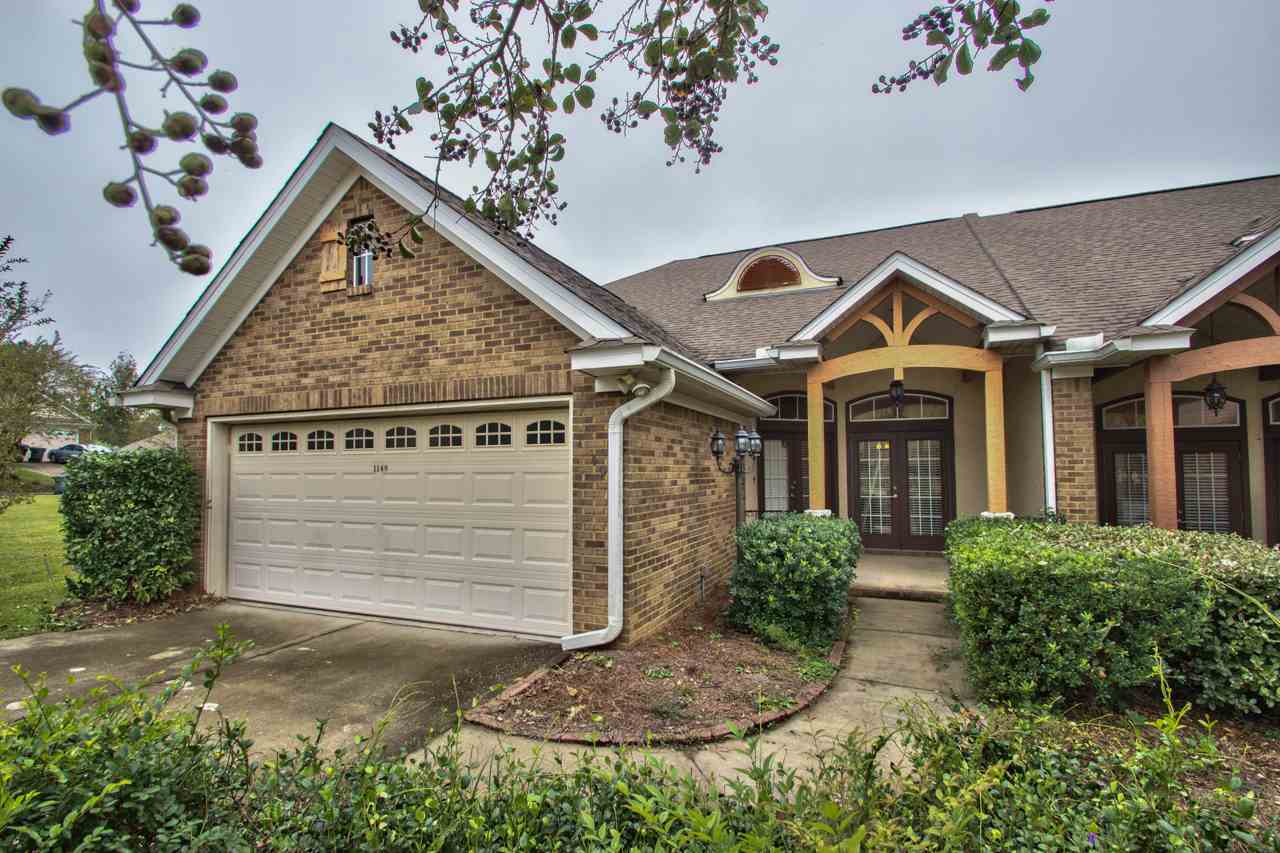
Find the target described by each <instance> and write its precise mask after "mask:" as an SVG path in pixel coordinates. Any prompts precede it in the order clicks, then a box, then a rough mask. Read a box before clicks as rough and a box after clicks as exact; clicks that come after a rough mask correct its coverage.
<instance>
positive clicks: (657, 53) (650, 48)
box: [644, 39, 662, 66]
mask: <svg viewBox="0 0 1280 853" xmlns="http://www.w3.org/2000/svg"><path fill="white" fill-rule="evenodd" d="M661 61H662V44H661V43H660V42H658V41H657V40H656V39H655V40H654V41H651V42H649V43H648V44H646V45H645V46H644V63H645V65H650V66H653V65H657V64H658V63H659V62H661Z"/></svg>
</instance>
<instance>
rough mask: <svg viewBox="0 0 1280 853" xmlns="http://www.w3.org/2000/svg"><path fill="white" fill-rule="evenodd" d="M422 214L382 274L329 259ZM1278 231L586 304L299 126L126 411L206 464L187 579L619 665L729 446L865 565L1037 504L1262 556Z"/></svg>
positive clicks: (718, 572)
mask: <svg viewBox="0 0 1280 853" xmlns="http://www.w3.org/2000/svg"><path fill="white" fill-rule="evenodd" d="M428 210H429V211H430V215H429V217H428V223H429V225H430V227H429V228H426V227H424V228H423V229H422V231H423V232H424V233H423V235H422V236H423V242H422V243H421V244H420V245H419V246H418V251H417V254H416V257H414V258H412V259H402V258H396V259H390V260H388V259H383V258H371V257H369V256H361V257H355V258H350V257H347V256H346V251H345V247H344V246H343V244H342V243H340V242H339V241H338V239H337V236H338V232H339V231H340V230H342V229H345V228H346V227H348V226H349V225H350V224H352V223H355V222H359V221H361V220H365V219H368V218H372V219H373V220H374V221H375V222H376V224H377V226H378V228H379V229H381V230H384V231H393V230H395V229H396V228H397V227H399V226H400V225H401V224H402V223H404V222H405V221H406V220H407V219H408V217H409V216H410V215H411V214H413V213H419V212H422V211H428ZM1278 226H1280V177H1269V178H1259V179H1255V180H1250V181H1238V182H1233V183H1228V184H1220V185H1212V186H1205V187H1195V188H1190V189H1185V190H1175V191H1168V192H1163V193H1151V194H1146V195H1140V196H1129V197H1124V198H1117V199H1109V200H1104V201H1098V202H1089V203H1083V204H1075V205H1065V206H1061V207H1053V208H1044V209H1039V210H1031V211H1021V212H1017V213H1011V214H1005V215H1000V216H986V217H984V216H977V215H976V214H970V215H966V216H963V217H958V218H955V219H948V220H939V221H936V222H926V223H920V224H916V225H909V226H904V227H901V228H891V229H884V230H880V231H873V232H865V233H861V234H851V235H845V236H839V237H830V238H824V239H818V240H807V241H801V242H794V243H784V244H778V245H774V246H768V247H763V248H757V249H751V250H744V251H739V252H733V253H728V254H723V255H714V256H707V257H701V258H693V259H688V260H681V261H674V262H672V263H669V264H666V265H664V266H662V267H658V268H656V269H653V270H649V271H647V272H643V273H639V274H637V275H633V276H630V277H628V278H625V279H622V280H620V281H617V282H614V283H612V284H611V285H609V286H608V287H601V286H598V285H596V284H595V283H594V282H592V281H590V280H588V279H586V278H585V277H584V276H582V275H581V274H580V273H578V272H576V271H575V270H573V269H572V268H570V267H569V266H567V265H565V264H564V263H562V262H560V261H558V260H556V259H555V258H552V257H551V256H549V255H547V254H546V253H545V252H542V251H541V250H539V249H538V248H537V247H536V246H534V245H532V244H530V243H528V242H526V241H523V240H520V239H517V238H515V237H513V236H511V235H509V234H506V233H497V234H495V233H494V231H493V229H491V228H490V227H488V226H487V225H486V224H485V223H484V222H483V221H480V220H478V219H476V218H474V217H472V216H470V215H468V214H467V213H466V212H465V210H464V208H463V206H462V203H461V200H460V199H458V198H457V197H455V196H452V195H450V194H448V193H447V192H443V191H442V192H441V193H440V194H439V195H437V193H436V188H435V187H434V186H433V185H432V183H431V182H430V181H429V180H428V179H426V178H425V177H424V176H422V175H421V174H420V173H418V172H417V171H415V170H413V169H411V168H410V167H408V166H406V165H405V164H403V163H401V162H400V161H398V160H396V159H395V158H393V157H391V156H389V155H388V154H386V153H385V152H383V151H381V150H379V149H377V148H374V147H372V146H370V145H368V144H366V143H364V142H362V141H361V140H359V139H358V138H357V137H355V136H353V135H352V134H350V133H348V132H347V131H345V130H343V129H342V128H339V127H336V126H333V125H330V126H329V127H328V128H327V129H326V130H325V131H324V133H323V134H322V135H321V137H320V139H319V140H318V141H317V142H316V144H315V146H314V147H313V148H312V150H311V151H310V153H309V154H308V155H307V157H306V159H305V160H304V161H303V162H302V164H301V165H300V166H299V167H298V169H297V170H296V171H295V172H294V174H293V176H292V177H291V178H290V180H289V181H288V183H287V184H286V185H285V187H284V188H283V189H282V190H281V192H280V194H279V195H278V196H277V197H276V199H275V200H274V201H273V202H272V204H271V206H270V207H269V208H268V209H267V211H266V212H265V213H263V215H262V216H261V218H260V219H259V220H258V221H257V223H256V224H255V225H254V226H253V228H252V229H251V230H250V232H249V233H248V235H247V236H246V237H245V239H244V240H243V241H242V243H241V244H240V246H238V247H237V249H236V250H235V252H234V253H233V255H232V257H231V258H230V259H229V260H228V261H227V263H226V264H225V266H224V267H223V268H222V270H220V271H219V272H218V274H217V275H216V276H215V277H214V278H213V280H212V281H211V282H210V284H209V286H208V288H207V289H206V290H205V292H204V293H203V294H202V295H201V296H200V297H199V299H198V300H197V301H196V303H195V304H194V305H193V306H192V308H191V310H190V311H189V312H188V313H187V315H186V317H184V319H183V320H182V322H181V323H180V325H179V326H178V328H177V329H176V330H175V331H174V333H173V334H172V335H171V337H170V338H169V340H168V341H167V342H166V343H165V345H164V347H163V348H162V349H161V351H160V353H159V354H158V355H157V356H156V357H155V359H154V360H153V361H152V362H151V364H150V365H149V366H148V367H147V369H146V371H145V372H144V373H143V375H142V377H141V378H140V379H139V383H138V385H137V386H136V387H135V388H133V389H132V390H131V391H129V392H128V393H127V394H126V395H125V397H126V403H127V404H128V405H133V406H146V407H153V408H161V409H166V410H168V411H169V412H170V416H171V417H172V418H173V419H174V420H176V422H177V423H178V429H179V434H180V436H181V444H182V447H183V448H184V449H185V450H186V451H187V452H188V453H189V454H190V455H191V458H192V461H193V463H194V464H195V465H196V467H197V469H198V470H199V471H200V472H201V474H202V476H203V481H204V491H205V497H206V499H207V503H206V511H205V523H204V526H203V541H202V548H201V549H200V553H201V555H202V556H201V560H202V568H203V578H204V584H205V586H206V587H207V588H208V589H209V590H210V591H211V592H214V593H218V594H223V595H227V596H230V597H234V598H239V599H245V600H250V601H258V602H263V603H268V604H276V605H284V606H296V607H306V608H316V609H324V610H340V611H350V612H357V613H364V614H370V615H375V616H380V617H388V618H402V619H409V620H418V621H425V622H432V623H439V624H445V625H453V626H459V627H467V628H476V629H481V630H498V631H505V632H514V633H520V634H528V635H533V636H543V637H548V638H558V639H560V641H561V642H562V643H563V644H564V646H565V647H566V648H579V647H584V646H588V645H597V644H601V643H607V642H611V641H613V640H614V639H616V638H619V637H620V638H621V639H622V640H623V641H624V642H628V641H634V640H636V639H639V638H642V637H645V636H648V635H650V634H652V633H654V632H656V631H659V630H661V629H662V628H663V627H664V626H665V625H667V624H668V623H669V622H670V621H671V619H672V618H673V617H675V616H677V615H678V614H679V613H681V612H682V611H684V610H686V609H688V608H689V607H691V606H694V605H695V604H696V603H697V602H698V601H699V600H700V599H701V598H702V597H703V596H705V595H706V594H708V593H709V591H710V590H713V589H715V588H716V587H718V586H720V585H722V584H723V582H724V580H725V578H726V577H727V575H728V572H729V570H730V568H731V564H732V555H733V546H732V539H731V533H732V528H733V525H734V485H733V480H732V478H731V477H727V476H724V475H722V474H721V473H720V472H719V471H718V470H717V467H716V464H715V460H714V459H713V458H712V457H711V455H710V452H709V447H708V438H709V436H710V435H711V434H712V433H713V432H714V431H715V430H720V431H723V432H725V433H727V434H730V433H732V432H733V431H736V430H737V429H738V428H739V426H740V425H741V426H745V427H746V428H747V429H755V430H758V431H759V433H760V434H761V436H762V439H763V442H762V443H763V456H762V458H761V459H760V460H759V461H758V462H753V463H751V464H749V465H748V466H747V470H748V475H749V476H748V487H747V503H748V508H749V510H750V512H752V513H753V514H768V513H777V512H786V511H801V510H810V509H812V510H829V511H832V512H835V513H838V514H840V515H843V516H849V517H852V518H854V519H856V520H857V521H858V523H859V525H860V527H861V529H862V532H863V536H864V539H865V540H866V542H867V544H868V545H869V546H872V547H877V548H886V549H907V550H937V549H938V548H939V547H940V545H941V533H942V528H943V526H944V525H945V524H946V522H947V521H948V520H950V519H951V518H954V517H956V516H958V515H965V514H972V513H976V512H981V511H988V510H990V511H996V512H1004V511H1015V512H1021V513H1035V512H1042V511H1043V510H1044V509H1045V508H1046V507H1048V508H1050V509H1057V510H1059V511H1063V512H1065V513H1066V514H1067V515H1068V517H1070V518H1071V519H1074V520H1098V519H1100V520H1103V521H1107V522H1111V523H1138V522H1145V521H1150V522H1151V523H1154V524H1160V525H1164V526H1174V525H1177V524H1181V525H1183V526H1186V527H1196V528H1201V529H1212V530H1223V531H1236V532H1239V533H1242V534H1244V535H1252V536H1255V537H1257V538H1267V539H1273V538H1275V537H1276V536H1280V530H1278V529H1276V528H1277V525H1276V512H1277V511H1276V510H1274V509H1273V507H1274V498H1273V497H1272V495H1273V492H1274V491H1275V487H1274V486H1273V483H1272V481H1273V480H1274V479H1275V476H1276V475H1275V473H1274V472H1275V471H1276V470H1278V469H1277V468H1276V466H1275V465H1274V464H1273V460H1274V458H1275V454H1276V453H1277V452H1280V368H1277V367H1274V365H1280V313H1278V309H1280V292H1278V291H1280V280H1277V272H1276V268H1277V257H1278V254H1277V253H1278V250H1280V227H1278ZM1214 371H1216V373H1214ZM1211 380H1212V381H1211ZM1220 388H1225V391H1222V392H1220V391H1219V389H1220ZM1273 445H1274V446H1273Z"/></svg>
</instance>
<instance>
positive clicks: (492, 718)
mask: <svg viewBox="0 0 1280 853" xmlns="http://www.w3.org/2000/svg"><path fill="white" fill-rule="evenodd" d="M722 605H723V602H716V603H715V604H714V605H712V606H710V607H708V608H707V609H706V610H705V611H704V612H702V613H699V614H697V615H696V616H695V617H693V618H692V619H690V620H689V621H688V622H687V623H686V624H683V625H680V626H679V627H676V628H673V629H672V630H669V631H668V632H666V633H664V634H662V635H660V636H658V637H655V638H654V639H651V640H647V641H644V642H642V643H640V644H638V645H636V646H633V647H629V648H625V649H605V650H599V651H591V650H589V651H585V652H579V653H575V654H573V655H570V656H568V657H567V658H566V659H565V660H564V661H563V662H562V663H561V664H559V665H558V666H554V667H548V668H544V669H542V670H539V671H537V672H535V673H533V674H531V675H530V676H528V677H526V678H525V679H522V680H521V681H520V682H517V683H516V684H514V685H512V686H511V687H509V688H507V690H505V691H504V692H503V693H502V694H501V695H499V696H498V697H496V698H495V699H492V700H490V701H489V702H488V703H486V704H484V705H482V706H480V707H478V708H475V709H473V710H472V711H471V712H469V713H468V714H467V715H466V719H467V720H468V721H469V722H473V723H477V724H479V725H483V726H487V727H489V728H494V729H499V730H501V731H505V732H510V733H512V734H518V735H524V736H526V737H533V738H539V739H543V740H557V741H568V742H574V743H597V744H622V743H696V742H702V741H708V740H716V739H719V738H724V737H729V736H731V735H732V731H731V729H730V724H732V726H733V728H736V729H738V730H740V731H741V730H749V729H754V728H758V727H760V726H764V725H768V724H769V723H771V722H774V721H776V720H778V719H782V718H784V717H788V716H791V715H792V714H794V713H796V712H797V711H799V710H801V709H802V708H803V707H805V706H806V705H808V704H809V703H810V702H812V701H813V699H815V698H816V697H817V696H818V695H819V694H820V693H821V692H822V691H823V690H825V689H826V687H827V684H828V683H829V682H830V674H829V673H822V675H823V677H822V678H820V679H817V680H815V679H814V678H809V679H806V678H805V677H804V676H802V674H801V672H800V665H801V664H802V663H803V659H802V658H800V657H798V656H796V655H794V654H791V653H789V652H785V651H782V650H780V649H774V648H770V647H768V646H765V645H764V644H762V643H760V642H759V641H758V640H756V639H755V638H754V637H751V636H748V635H746V634H742V633H738V632H736V631H734V630H733V629H732V628H730V627H729V626H728V625H726V624H725V623H724V621H723V619H722V618H721V617H720V615H719V613H720V612H721V611H722ZM843 649H844V644H843V643H842V642H841V643H837V644H836V647H835V648H833V649H832V654H831V656H830V657H829V658H828V660H829V661H830V662H831V663H832V664H833V665H834V666H838V665H839V661H840V656H841V654H842V653H843ZM834 666H833V667H831V668H829V672H830V671H833V670H834ZM814 674H815V673H813V672H811V673H810V675H814Z"/></svg>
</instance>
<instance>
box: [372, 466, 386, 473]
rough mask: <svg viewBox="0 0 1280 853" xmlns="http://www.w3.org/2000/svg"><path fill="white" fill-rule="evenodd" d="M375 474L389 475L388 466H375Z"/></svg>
mask: <svg viewBox="0 0 1280 853" xmlns="http://www.w3.org/2000/svg"><path fill="white" fill-rule="evenodd" d="M373 473H375V474H385V473H387V466H386V465H374V466H373Z"/></svg>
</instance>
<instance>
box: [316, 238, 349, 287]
mask: <svg viewBox="0 0 1280 853" xmlns="http://www.w3.org/2000/svg"><path fill="white" fill-rule="evenodd" d="M317 236H318V237H319V238H320V239H321V240H323V241H324V245H323V247H322V248H321V250H320V291H321V292H322V293H328V292H330V291H334V290H345V289H346V286H347V244H346V243H343V242H342V241H341V240H339V239H338V229H337V227H336V226H334V225H328V224H326V225H323V226H321V228H320V233H319V234H318V235H317Z"/></svg>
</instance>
